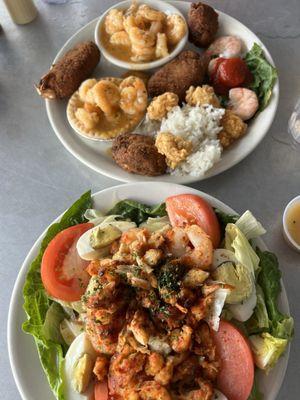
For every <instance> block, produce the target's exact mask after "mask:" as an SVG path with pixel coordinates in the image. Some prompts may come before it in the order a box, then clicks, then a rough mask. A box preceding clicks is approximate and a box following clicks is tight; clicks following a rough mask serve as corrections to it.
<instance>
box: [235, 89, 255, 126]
mask: <svg viewBox="0 0 300 400" xmlns="http://www.w3.org/2000/svg"><path fill="white" fill-rule="evenodd" d="M258 107H259V102H258V98H257V95H256V93H255V92H254V91H253V90H250V89H246V88H234V89H231V90H230V91H229V106H228V108H229V109H230V110H231V111H232V112H233V113H234V114H235V115H237V116H238V117H240V118H241V119H242V120H243V121H246V120H247V119H250V118H252V117H253V115H254V114H255V113H256V111H257V110H258Z"/></svg>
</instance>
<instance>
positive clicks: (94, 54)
mask: <svg viewBox="0 0 300 400" xmlns="http://www.w3.org/2000/svg"><path fill="white" fill-rule="evenodd" d="M99 61H100V50H99V49H98V47H97V46H96V44H95V43H93V42H83V43H79V44H77V45H76V46H75V47H74V48H73V49H71V50H70V51H68V52H67V53H66V54H65V55H64V56H63V57H62V58H61V59H60V60H59V61H58V62H57V63H56V64H54V65H53V66H52V67H51V69H50V70H49V72H48V73H47V74H46V75H44V76H43V77H42V78H41V80H40V82H39V84H38V85H37V86H36V89H37V92H38V94H39V95H41V96H42V97H44V98H45V99H64V98H67V97H70V96H71V95H72V94H73V93H74V92H75V91H76V90H77V89H78V87H79V85H80V84H81V82H83V81H84V80H85V79H87V78H88V77H89V76H90V75H91V73H92V72H93V71H94V69H95V68H96V66H97V64H98V63H99Z"/></svg>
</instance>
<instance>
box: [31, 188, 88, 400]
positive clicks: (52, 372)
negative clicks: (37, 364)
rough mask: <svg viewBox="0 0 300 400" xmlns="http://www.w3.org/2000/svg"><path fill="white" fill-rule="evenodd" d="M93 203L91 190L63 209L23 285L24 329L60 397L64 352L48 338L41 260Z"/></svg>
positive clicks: (78, 221) (61, 396)
mask: <svg viewBox="0 0 300 400" xmlns="http://www.w3.org/2000/svg"><path fill="white" fill-rule="evenodd" d="M91 205H92V199H91V192H90V191H89V192H87V193H85V194H84V195H82V196H81V197H80V199H79V200H77V201H76V202H75V203H74V204H73V205H72V206H71V207H70V208H69V209H68V210H67V211H66V212H65V213H64V215H63V216H62V218H61V220H60V221H59V222H56V223H54V224H53V225H51V226H50V228H49V229H48V231H47V233H46V235H45V237H44V239H43V240H42V244H41V248H40V251H39V254H38V255H37V257H36V258H35V260H34V261H33V262H32V264H31V266H30V268H29V271H28V273H27V276H26V280H25V284H24V288H23V296H24V305H23V307H24V310H25V312H26V315H27V321H25V322H24V323H23V330H24V332H26V333H29V334H31V335H33V336H34V340H35V343H36V346H37V349H38V353H39V357H40V361H41V364H42V367H43V369H44V371H45V374H46V376H47V379H48V382H49V385H50V387H51V389H52V391H53V393H54V395H55V396H56V397H57V399H58V400H65V399H64V395H63V382H62V378H61V376H62V375H61V368H62V363H63V356H64V353H63V347H62V345H61V344H60V343H56V342H54V341H52V340H50V339H47V338H46V336H45V331H44V323H45V320H46V315H47V312H48V310H49V308H50V306H51V304H52V302H53V300H51V299H50V298H49V297H48V296H47V293H46V292H45V289H44V286H43V284H42V280H41V274H40V268H41V261H42V257H43V254H44V251H45V249H46V247H47V246H48V244H49V242H50V241H51V240H52V239H53V238H54V236H55V235H57V233H58V232H60V231H62V230H64V229H66V228H68V227H69V226H72V225H76V224H80V223H83V222H85V221H86V220H85V218H84V213H85V211H86V210H87V209H88V208H91Z"/></svg>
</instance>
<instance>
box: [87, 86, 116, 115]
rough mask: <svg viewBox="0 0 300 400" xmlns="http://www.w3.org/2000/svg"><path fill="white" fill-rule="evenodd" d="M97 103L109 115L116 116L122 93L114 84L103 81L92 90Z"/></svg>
mask: <svg viewBox="0 0 300 400" xmlns="http://www.w3.org/2000/svg"><path fill="white" fill-rule="evenodd" d="M92 93H93V97H94V100H95V103H96V105H97V106H98V107H100V108H101V110H102V111H103V112H104V113H105V114H108V115H111V114H114V113H115V112H116V111H117V110H118V108H119V102H120V92H119V88H118V86H117V85H115V84H114V83H113V82H109V81H105V80H102V81H100V82H98V83H97V84H96V85H95V86H94V87H93V89H92Z"/></svg>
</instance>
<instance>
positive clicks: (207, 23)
mask: <svg viewBox="0 0 300 400" xmlns="http://www.w3.org/2000/svg"><path fill="white" fill-rule="evenodd" d="M218 16H219V15H218V14H217V13H216V12H215V10H214V9H213V8H212V7H210V6H209V5H207V4H204V3H201V2H199V3H193V4H192V5H191V7H190V10H189V14H188V26H189V40H190V42H192V43H193V44H194V45H195V46H198V47H207V46H209V45H210V44H211V43H212V41H213V40H214V38H215V35H216V33H217V31H218V28H219V22H218Z"/></svg>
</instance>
